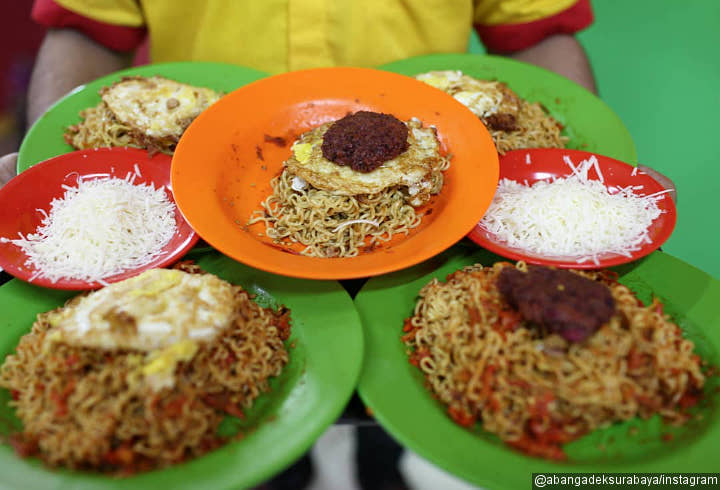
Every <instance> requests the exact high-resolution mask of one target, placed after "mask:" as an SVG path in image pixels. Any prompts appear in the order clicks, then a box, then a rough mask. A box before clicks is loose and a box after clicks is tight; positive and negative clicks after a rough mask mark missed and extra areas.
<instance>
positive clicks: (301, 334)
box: [0, 253, 363, 490]
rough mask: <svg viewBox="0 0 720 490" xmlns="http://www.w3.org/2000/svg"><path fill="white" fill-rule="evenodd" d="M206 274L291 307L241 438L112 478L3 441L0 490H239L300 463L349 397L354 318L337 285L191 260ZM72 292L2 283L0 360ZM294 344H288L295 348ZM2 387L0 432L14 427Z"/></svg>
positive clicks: (357, 338) (355, 359)
mask: <svg viewBox="0 0 720 490" xmlns="http://www.w3.org/2000/svg"><path fill="white" fill-rule="evenodd" d="M193 256H194V257H195V258H196V260H197V263H198V265H200V266H201V267H202V268H203V269H204V270H206V271H208V272H212V273H214V274H217V275H218V276H220V277H222V278H224V279H226V280H228V281H230V282H232V283H235V284H240V285H242V286H243V287H245V288H246V289H247V290H248V291H250V292H252V293H254V294H256V295H257V299H256V300H257V302H258V303H260V304H261V305H262V306H276V305H278V304H284V305H286V306H287V307H289V308H290V310H291V318H292V330H291V332H292V334H291V336H290V339H289V340H288V343H289V344H288V345H290V348H289V352H290V362H289V363H288V364H287V366H286V367H285V369H284V370H283V372H282V374H281V375H280V376H279V377H277V378H274V379H273V380H272V382H271V387H272V391H270V392H268V393H265V394H263V395H261V396H260V397H259V398H258V399H257V400H256V401H255V404H254V405H253V408H252V409H251V410H249V411H248V413H247V414H246V419H245V420H244V421H243V422H242V425H241V424H240V421H239V420H238V419H228V420H226V422H228V424H226V425H229V426H230V427H225V428H226V429H232V426H233V425H236V426H240V427H239V428H240V430H241V431H242V432H243V433H244V434H245V436H244V437H243V439H242V440H239V441H235V442H231V443H229V444H228V445H226V446H224V447H222V448H220V449H218V450H216V451H213V452H210V453H208V454H206V455H205V456H203V457H201V458H198V459H195V460H193V461H189V462H187V463H183V464H179V465H176V466H173V467H170V468H167V469H163V470H158V471H153V472H149V473H142V474H139V475H136V476H133V477H130V478H125V479H117V478H111V477H106V476H102V475H98V474H91V473H79V472H72V471H69V470H50V469H48V468H46V467H44V466H43V465H42V463H40V462H39V461H38V460H36V459H28V460H23V459H20V458H18V457H17V456H16V455H15V453H14V452H13V450H12V449H11V448H10V447H9V446H7V445H5V444H2V445H0V487H2V488H13V489H17V488H23V489H26V490H30V489H42V490H45V489H49V488H78V489H90V488H93V489H98V488H102V489H121V488H125V489H133V490H138V489H151V488H152V489H158V488H172V489H173V490H176V489H199V488H213V489H216V488H218V489H219V488H244V487H249V486H252V485H255V484H258V483H260V482H262V481H264V480H266V479H268V478H270V477H271V476H273V475H274V474H275V473H278V472H279V471H281V470H282V469H284V468H285V467H286V466H288V465H289V464H290V463H291V462H293V461H294V460H295V459H297V458H299V457H300V456H301V455H302V454H304V452H305V451H307V450H308V448H309V447H310V446H311V445H312V443H313V442H314V441H315V440H316V439H317V438H318V437H319V436H320V434H321V433H322V432H323V431H324V430H325V428H326V427H327V426H329V425H330V424H332V423H333V422H334V421H335V420H336V418H337V417H338V416H339V415H340V413H341V412H342V410H343V408H344V407H345V405H346V403H347V401H348V400H349V398H350V396H351V395H352V393H353V390H354V388H355V384H356V382H357V378H358V375H359V373H360V366H361V364H362V351H363V347H362V346H363V338H362V329H361V326H360V319H359V317H358V314H357V312H356V311H355V308H354V307H353V304H352V301H351V300H350V297H349V296H348V294H347V293H346V292H345V291H344V290H343V289H342V288H341V287H340V285H339V284H338V283H337V282H331V281H305V280H300V279H292V278H287V277H281V276H276V275H273V274H269V273H266V272H262V271H259V270H256V269H252V268H250V267H246V266H244V265H241V264H239V263H237V262H235V261H233V260H231V259H228V258H227V257H225V256H222V255H220V254H219V253H209V254H194V255H193V254H192V253H191V257H193ZM71 296H72V293H68V292H62V291H56V290H49V289H42V288H38V287H35V286H30V285H29V284H27V283H24V282H21V281H18V280H12V281H10V282H9V283H7V284H5V285H4V286H2V287H0V311H2V312H3V313H2V319H1V320H0V355H1V356H2V357H0V358H2V359H4V358H5V356H6V355H7V354H8V353H10V352H14V349H15V346H16V345H17V343H18V340H19V339H20V337H21V336H22V335H23V334H24V333H26V332H28V331H29V329H30V325H31V324H32V323H33V321H34V320H35V315H36V314H37V313H40V312H43V311H47V310H50V309H52V308H55V307H57V306H60V305H62V304H63V302H64V301H65V300H66V299H68V298H70V297H71ZM293 345H294V347H293ZM9 397H10V395H9V393H8V391H7V390H1V391H0V407H1V408H0V420H2V422H3V423H2V427H0V429H1V430H0V433H2V434H3V435H4V434H7V433H8V431H9V429H10V428H11V427H12V426H15V427H17V424H18V421H17V419H15V417H14V415H13V412H14V411H13V410H12V409H10V408H9V407H8V406H7V401H8V400H9Z"/></svg>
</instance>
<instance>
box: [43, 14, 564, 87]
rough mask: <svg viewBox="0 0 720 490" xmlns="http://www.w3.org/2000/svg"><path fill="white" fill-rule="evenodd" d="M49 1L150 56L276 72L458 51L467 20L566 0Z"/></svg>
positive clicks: (498, 21)
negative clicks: (131, 31) (142, 40)
mask: <svg viewBox="0 0 720 490" xmlns="http://www.w3.org/2000/svg"><path fill="white" fill-rule="evenodd" d="M55 1H56V2H57V3H58V4H60V5H61V6H62V7H65V8H66V9H68V10H70V11H72V12H75V13H77V14H80V15H82V16H85V17H88V18H90V19H93V20H96V21H100V22H104V23H107V24H113V25H119V26H128V27H143V26H144V27H146V28H147V29H148V31H149V33H150V41H151V42H150V46H151V53H150V54H151V59H152V61H153V62H166V61H180V60H202V61H219V62H228V63H236V64H241V65H245V66H249V67H252V68H256V69H259V70H263V71H267V72H270V73H279V72H284V71H289V70H298V69H303V68H314V67H323V66H338V65H339V66H343V65H345V66H377V65H380V64H383V63H387V62H390V61H394V60H397V59H402V58H407V57H410V56H415V55H420V54H428V53H448V52H464V51H466V49H467V43H468V38H469V35H470V31H471V29H472V27H473V24H480V25H487V26H494V25H502V24H517V23H525V22H532V21H535V20H537V19H542V18H545V17H548V16H552V15H554V14H556V13H558V12H560V11H563V10H565V9H567V8H569V7H570V6H572V5H573V4H574V3H575V1H576V0H474V1H473V0H362V1H353V0H253V1H241V0H208V1H207V2H197V1H191V0H137V1H136V0H55Z"/></svg>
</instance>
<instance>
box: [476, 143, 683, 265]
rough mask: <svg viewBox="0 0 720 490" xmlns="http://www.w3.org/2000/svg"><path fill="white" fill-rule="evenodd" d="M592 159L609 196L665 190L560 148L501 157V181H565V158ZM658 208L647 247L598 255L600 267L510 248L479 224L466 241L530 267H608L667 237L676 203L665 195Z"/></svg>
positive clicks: (626, 168)
mask: <svg viewBox="0 0 720 490" xmlns="http://www.w3.org/2000/svg"><path fill="white" fill-rule="evenodd" d="M593 155H594V156H595V157H596V158H597V160H598V164H599V166H600V171H601V172H602V174H603V178H604V183H605V185H606V187H607V188H608V189H609V190H610V191H611V192H612V191H613V190H617V189H619V188H621V187H622V188H624V187H628V186H643V187H642V189H640V190H636V191H635V194H636V195H639V196H647V195H650V194H654V193H656V192H660V191H663V190H664V187H663V186H662V185H660V183H658V182H657V181H656V180H655V179H653V178H652V177H650V176H649V175H648V174H646V173H644V172H641V171H639V170H637V171H636V170H635V167H633V166H632V165H628V164H627V163H623V162H621V161H618V160H615V159H613V158H610V157H606V156H603V155H598V154H595V153H590V152H586V151H580V150H567V149H561V148H537V149H528V150H515V151H510V152H508V153H506V154H505V155H504V156H502V157H500V179H501V180H502V179H510V180H514V181H516V182H519V183H525V182H527V183H528V184H533V183H534V182H537V181H540V180H547V179H548V178H551V177H567V176H569V175H571V174H572V172H571V170H570V168H569V167H568V165H567V164H566V163H565V162H564V161H563V157H564V156H569V157H570V159H571V160H572V161H573V162H574V163H575V164H578V163H579V162H581V161H583V160H586V159H588V158H590V157H591V156H593ZM528 156H529V158H528ZM528 159H529V161H530V162H531V163H530V164H528V163H527V161H528ZM633 174H634V175H633ZM588 178H590V179H595V180H599V179H598V177H597V175H596V173H595V171H594V170H592V169H591V170H590V171H589V172H588ZM657 204H658V207H659V208H660V211H661V212H662V214H661V215H660V216H658V217H657V218H656V219H655V221H653V223H652V224H651V225H650V228H649V229H648V234H649V236H650V240H651V241H650V243H645V244H644V245H643V246H642V247H641V248H640V249H638V250H636V251H634V252H631V255H630V257H628V256H625V255H619V254H615V253H608V254H604V255H600V256H599V257H598V260H599V264H596V263H595V262H593V261H588V262H583V263H578V262H577V259H578V258H577V257H557V256H546V255H536V254H533V253H529V252H527V251H526V250H523V249H518V248H513V247H510V246H508V245H507V244H506V243H504V242H502V241H500V240H499V239H498V238H497V237H496V236H495V235H493V234H491V233H490V232H488V231H487V230H485V228H483V227H481V226H480V225H479V224H478V225H476V226H475V228H473V230H472V231H471V232H470V233H469V234H468V237H469V238H470V239H471V240H472V241H474V242H475V243H477V244H478V245H480V246H482V247H484V248H486V249H488V250H490V251H492V252H495V253H496V254H498V255H501V256H503V257H507V258H509V259H514V260H524V261H525V262H528V263H530V264H543V265H552V266H555V267H561V268H573V269H598V268H602V267H610V266H613V265H619V264H624V263H627V262H632V261H633V260H637V259H639V258H640V257H644V256H646V255H648V254H649V253H651V252H653V251H654V250H656V249H657V248H659V247H660V246H661V245H662V244H663V243H665V241H666V240H667V239H668V238H669V237H670V235H671V234H672V232H673V229H674V228H675V220H676V218H677V214H676V211H675V203H674V202H673V200H672V199H671V198H670V196H669V195H667V194H664V195H663V197H662V199H660V200H658V202H657Z"/></svg>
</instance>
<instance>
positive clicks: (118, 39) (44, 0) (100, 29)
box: [31, 0, 146, 52]
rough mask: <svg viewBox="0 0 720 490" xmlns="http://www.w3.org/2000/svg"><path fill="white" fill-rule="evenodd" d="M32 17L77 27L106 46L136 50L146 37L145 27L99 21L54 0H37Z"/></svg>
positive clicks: (54, 24)
mask: <svg viewBox="0 0 720 490" xmlns="http://www.w3.org/2000/svg"><path fill="white" fill-rule="evenodd" d="M31 15H32V18H33V20H34V21H35V22H37V23H38V24H41V25H43V26H45V27H56V28H71V29H76V30H78V31H80V32H82V33H83V34H85V35H86V36H88V37H89V38H91V39H93V40H94V41H97V42H98V43H100V44H102V45H103V46H105V47H106V48H109V49H112V50H114V51H123V52H128V51H134V50H135V49H136V48H137V47H138V46H139V45H140V43H141V42H142V41H143V39H144V38H145V32H146V31H145V28H144V27H127V26H119V25H113V24H106V23H104V22H98V21H96V20H92V19H90V18H88V17H84V16H82V15H80V14H76V13H75V12H73V11H71V10H68V9H66V8H64V7H62V6H60V5H58V4H57V3H55V2H54V1H53V0H35V3H34V4H33V8H32V14H31Z"/></svg>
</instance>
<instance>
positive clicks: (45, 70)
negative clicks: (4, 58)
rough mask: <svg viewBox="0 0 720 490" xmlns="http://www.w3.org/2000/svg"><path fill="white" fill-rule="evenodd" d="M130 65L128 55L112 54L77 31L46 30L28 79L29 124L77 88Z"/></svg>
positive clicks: (113, 52)
mask: <svg viewBox="0 0 720 490" xmlns="http://www.w3.org/2000/svg"><path fill="white" fill-rule="evenodd" d="M129 64H130V59H129V56H128V55H124V54H120V53H117V52H115V51H111V50H109V49H107V48H105V47H103V46H101V45H100V44H98V43H96V42H95V41H93V40H92V39H90V38H88V37H86V36H85V35H83V34H81V33H79V32H76V31H73V30H68V29H52V30H50V31H48V33H47V34H46V35H45V39H44V40H43V43H42V46H41V47H40V51H39V52H38V56H37V59H36V61H35V68H34V70H33V73H32V78H31V79H30V88H29V90H28V105H27V118H28V124H32V123H33V122H35V120H36V119H37V118H38V117H40V116H41V115H42V114H43V113H44V112H45V110H47V108H48V107H49V106H50V105H52V103H53V102H55V101H56V100H58V99H59V98H60V97H62V96H63V95H65V94H66V93H68V92H69V91H70V90H72V89H73V88H75V87H77V86H78V85H81V84H83V83H86V82H88V81H90V80H93V79H95V78H98V77H100V76H102V75H106V74H108V73H111V72H114V71H117V70H120V69H122V68H126V67H127V66H129Z"/></svg>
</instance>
